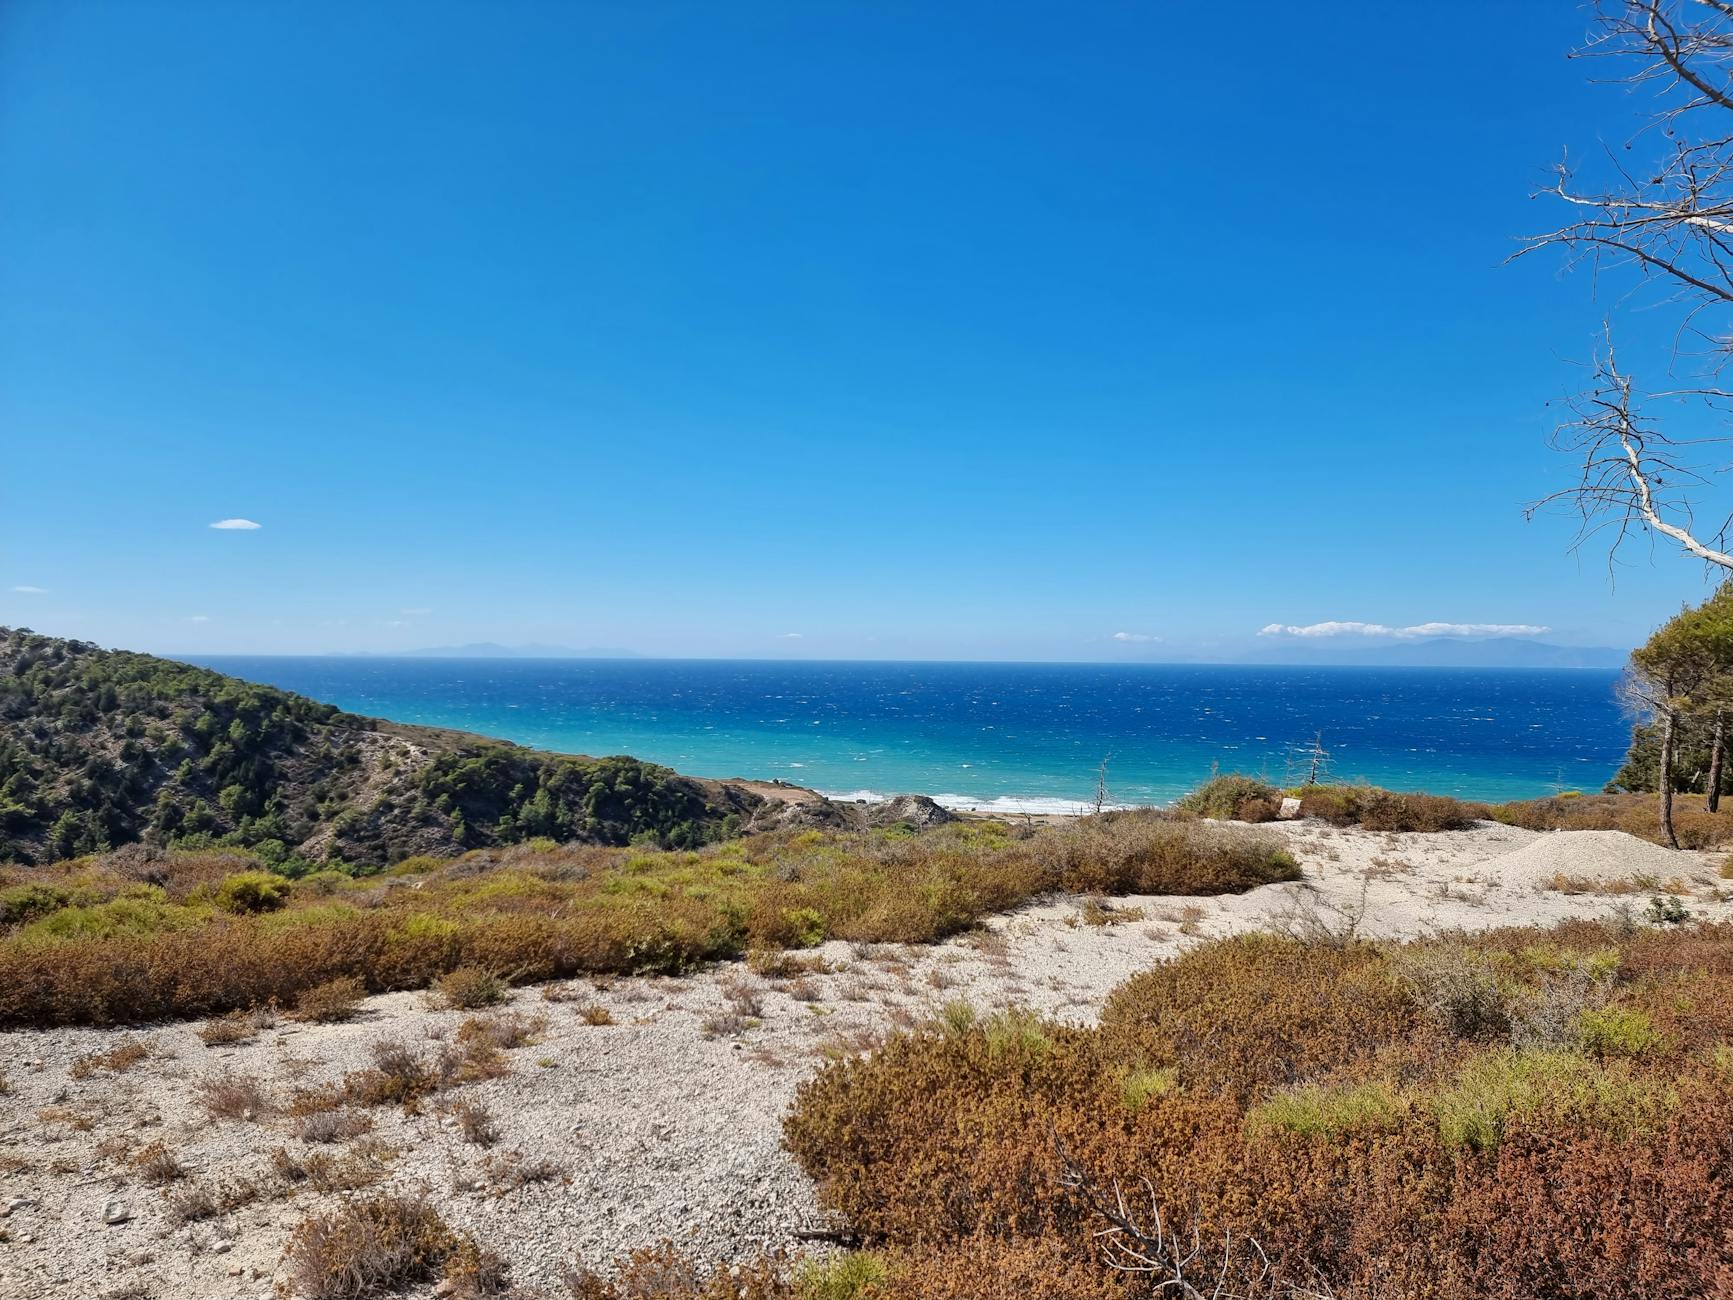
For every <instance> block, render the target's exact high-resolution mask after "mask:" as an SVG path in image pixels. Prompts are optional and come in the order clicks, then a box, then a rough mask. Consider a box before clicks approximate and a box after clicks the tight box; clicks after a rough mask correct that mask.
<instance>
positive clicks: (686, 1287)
mask: <svg viewBox="0 0 1733 1300" xmlns="http://www.w3.org/2000/svg"><path fill="white" fill-rule="evenodd" d="M786 1265H787V1261H786V1260H785V1259H783V1258H782V1257H781V1256H777V1255H771V1256H767V1257H763V1258H759V1259H756V1260H753V1261H751V1262H749V1263H746V1264H742V1265H735V1266H733V1267H730V1268H720V1267H706V1266H704V1265H702V1264H700V1263H699V1262H698V1261H696V1260H694V1259H693V1258H692V1257H691V1256H689V1255H683V1254H681V1253H680V1252H679V1251H678V1250H676V1249H675V1247H674V1245H673V1243H672V1242H668V1241H664V1242H661V1243H659V1244H658V1245H655V1246H651V1247H647V1248H644V1249H641V1250H637V1251H634V1252H633V1253H632V1254H631V1255H630V1256H629V1257H628V1258H627V1259H625V1260H624V1261H622V1262H621V1264H620V1266H619V1267H618V1268H617V1269H613V1270H610V1271H609V1272H606V1273H601V1272H596V1271H594V1270H593V1269H591V1268H590V1267H589V1266H588V1265H586V1264H576V1265H571V1266H569V1267H567V1268H565V1269H563V1270H562V1271H561V1275H560V1280H561V1282H562V1284H563V1285H564V1287H565V1290H566V1293H567V1294H568V1295H569V1296H570V1297H571V1300H832V1297H828V1296H810V1297H808V1296H802V1295H801V1293H800V1292H799V1291H797V1289H796V1288H795V1285H794V1283H793V1282H791V1281H790V1280H789V1278H788V1276H787V1267H786ZM835 1300H854V1298H853V1297H836V1298H835ZM859 1300H874V1298H873V1297H870V1296H868V1295H864V1294H863V1295H861V1296H860V1297H859ZM1025 1300H1026V1298H1025Z"/></svg>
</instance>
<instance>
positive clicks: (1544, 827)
mask: <svg viewBox="0 0 1733 1300" xmlns="http://www.w3.org/2000/svg"><path fill="white" fill-rule="evenodd" d="M1284 795H1287V796H1292V797H1295V798H1298V799H1299V801H1300V809H1299V815H1300V816H1301V817H1311V818H1317V819H1318V820H1320V821H1326V822H1329V823H1330V824H1331V825H1333V826H1359V827H1362V828H1363V829H1365V830H1369V831H1458V830H1466V829H1468V828H1469V827H1470V826H1472V825H1473V824H1474V823H1475V822H1477V821H1496V822H1502V823H1504V824H1505V825H1507V826H1520V827H1522V828H1524V829H1525V830H1532V831H1624V832H1625V833H1626V834H1627V835H1635V836H1636V837H1637V838H1639V839H1644V840H1649V841H1651V842H1652V843H1655V844H1665V843H1666V842H1667V840H1666V835H1665V832H1664V831H1663V830H1662V827H1661V824H1660V815H1659V813H1658V811H1657V808H1656V803H1655V800H1654V798H1653V797H1652V796H1645V795H1641V794H1631V793H1617V794H1578V793H1565V794H1559V795H1552V796H1550V797H1548V798H1544V799H1521V800H1516V801H1514V802H1511V803H1501V804H1487V803H1479V802H1475V801H1473V800H1466V799H1453V798H1450V797H1448V796H1445V795H1433V794H1414V793H1405V792H1402V791H1396V790H1384V789H1380V788H1379V787H1377V786H1372V785H1354V784H1340V783H1338V784H1319V785H1310V786H1297V787H1295V788H1293V789H1289V790H1280V789H1278V788H1276V787H1275V786H1273V785H1270V784H1269V783H1268V782H1265V781H1263V780H1261V779H1259V778H1256V777H1250V776H1244V775H1241V774H1239V773H1237V772H1236V773H1228V774H1226V775H1222V776H1217V777H1212V778H1211V779H1210V780H1209V781H1206V782H1205V783H1204V784H1203V785H1201V786H1199V787H1198V788H1197V789H1196V790H1194V791H1192V792H1191V793H1190V794H1188V795H1186V796H1185V797H1184V798H1183V799H1181V800H1180V801H1179V802H1178V803H1177V804H1176V805H1175V807H1176V809H1178V810H1179V811H1181V812H1184V813H1187V814H1190V815H1192V816H1197V817H1214V818H1220V819H1224V820H1232V821H1243V822H1266V821H1272V820H1274V819H1275V817H1276V815H1277V813H1278V812H1279V811H1280V808H1281V801H1282V798H1283V796H1284ZM1673 822H1674V831H1675V832H1676V833H1677V835H1678V838H1679V847H1680V848H1685V849H1715V848H1721V847H1723V846H1730V845H1733V804H1729V805H1728V807H1727V808H1726V809H1724V810H1722V811H1719V812H1709V811H1708V810H1707V809H1706V808H1705V807H1704V799H1703V796H1701V795H1694V794H1684V793H1681V794H1679V795H1678V796H1676V798H1675V801H1674V811H1673Z"/></svg>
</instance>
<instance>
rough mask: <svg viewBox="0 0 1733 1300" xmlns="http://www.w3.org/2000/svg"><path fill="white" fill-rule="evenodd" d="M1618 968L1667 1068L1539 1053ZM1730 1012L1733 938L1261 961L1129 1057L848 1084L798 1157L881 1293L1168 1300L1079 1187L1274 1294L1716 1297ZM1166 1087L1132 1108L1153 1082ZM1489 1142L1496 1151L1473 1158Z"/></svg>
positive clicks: (992, 1037) (1069, 1057) (1128, 1032)
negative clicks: (1118, 1201)
mask: <svg viewBox="0 0 1733 1300" xmlns="http://www.w3.org/2000/svg"><path fill="white" fill-rule="evenodd" d="M1609 949H1611V950H1613V951H1612V954H1611V956H1609ZM1613 971H1618V972H1620V973H1619V974H1618V975H1617V976H1616V980H1617V984H1616V993H1617V1000H1616V1001H1615V1002H1614V1003H1612V1004H1611V1009H1610V1010H1609V1011H1608V1013H1607V1016H1605V1017H1603V1020H1604V1021H1607V1023H1609V1024H1610V1023H1611V1021H1610V1020H1607V1017H1612V1016H1613V1013H1615V1012H1616V1013H1617V1016H1616V1018H1619V1019H1620V1020H1621V1023H1624V1024H1626V1025H1627V1026H1635V1027H1637V1028H1640V1029H1642V1033H1643V1036H1644V1038H1645V1041H1646V1042H1647V1043H1648V1044H1650V1045H1649V1046H1646V1047H1645V1049H1644V1050H1643V1051H1642V1052H1641V1053H1640V1054H1638V1055H1632V1056H1626V1057H1621V1058H1619V1059H1617V1060H1609V1061H1601V1060H1599V1059H1597V1058H1596V1057H1594V1056H1592V1055H1584V1054H1582V1053H1580V1052H1577V1051H1575V1050H1574V1049H1573V1048H1570V1047H1561V1046H1557V1045H1554V1046H1542V1047H1526V1048H1520V1047H1512V1046H1510V1045H1509V1039H1510V1036H1511V1035H1512V1034H1516V1035H1517V1036H1518V1037H1519V1038H1526V1037H1528V1036H1530V1033H1531V1031H1530V1030H1529V1029H1526V1028H1522V1027H1521V1025H1520V1024H1519V1022H1520V1021H1521V1020H1522V1018H1523V1017H1525V1016H1531V1015H1532V1014H1534V1012H1533V1009H1534V1007H1535V1006H1536V1005H1540V1004H1545V1005H1547V1006H1549V1007H1550V1006H1551V1004H1552V1003H1553V1002H1557V1004H1558V1005H1557V1006H1556V1007H1552V1009H1551V1010H1548V1011H1547V1012H1546V1013H1545V1015H1544V1017H1543V1018H1544V1019H1546V1021H1547V1022H1548V1023H1549V1024H1551V1025H1553V1026H1554V1028H1555V1029H1556V1030H1557V1034H1558V1035H1559V1036H1563V1035H1565V1034H1566V1032H1567V1027H1568V1028H1569V1032H1570V1033H1571V1034H1575V1033H1578V1032H1580V1022H1581V1021H1582V1017H1583V1015H1584V1013H1585V1012H1593V1011H1594V1010H1595V1008H1596V1007H1598V1006H1599V1005H1600V1004H1601V1002H1602V1001H1603V1000H1604V999H1603V997H1602V995H1603V994H1604V993H1605V992H1606V991H1607V989H1608V987H1610V986H1607V985H1605V981H1607V980H1609V979H1614V978H1615V977H1614V976H1612V975H1609V973H1608V972H1613ZM1574 972H1582V973H1586V974H1585V977H1586V978H1587V979H1588V982H1589V985H1591V986H1592V992H1593V996H1590V997H1586V998H1585V997H1582V996H1579V994H1580V992H1581V990H1580V989H1578V987H1577V986H1578V984H1579V983H1581V980H1579V979H1578V978H1577V975H1576V974H1573V973H1574ZM1561 990H1562V992H1561ZM1730 991H1733V928H1717V927H1697V928H1694V929H1692V930H1688V931H1675V932H1668V933H1665V934H1648V933H1640V934H1635V935H1632V934H1628V933H1625V932H1623V931H1620V930H1619V929H1617V928H1616V927H1609V926H1595V925H1583V924H1576V925H1570V926H1562V927H1559V928H1557V929H1555V930H1553V931H1550V932H1542V931H1537V930H1521V931H1509V932H1502V933H1496V934H1493V935H1488V936H1485V937H1484V938H1483V939H1474V940H1452V941H1450V942H1448V943H1443V942H1433V943H1429V944H1421V945H1410V946H1408V947H1406V948H1401V949H1396V950H1395V951H1391V950H1388V949H1382V948H1375V947H1372V946H1370V945H1366V944H1349V945H1331V944H1324V945H1307V944H1301V943H1295V942H1292V941H1286V940H1277V939H1259V940H1244V939H1242V940H1230V941H1224V942H1219V943H1215V944H1211V945H1208V946H1206V947H1203V948H1199V949H1197V950H1194V951H1193V952H1191V953H1188V954H1186V955H1185V956H1183V957H1181V958H1180V959H1178V960H1176V961H1174V962H1171V963H1169V964H1167V965H1166V966H1164V967H1162V968H1160V969H1158V970H1157V971H1155V972H1152V973H1150V974H1148V975H1144V976H1140V977H1137V978H1136V979H1135V980H1133V981H1132V982H1131V983H1129V984H1128V985H1127V986H1125V987H1124V988H1123V989H1122V990H1121V991H1120V993H1119V994H1118V995H1116V997H1115V999H1114V1000H1113V1003H1112V1004H1110V1006H1109V1008H1108V1013H1107V1014H1106V1015H1105V1016H1104V1017H1103V1020H1102V1025H1101V1028H1100V1029H1098V1030H1093V1031H1091V1030H1080V1029H1070V1028H1065V1027H1061V1026H1041V1027H1039V1028H1038V1029H1035V1030H1033V1031H1032V1029H1031V1027H1030V1026H1029V1025H1027V1024H1021V1025H1018V1024H1013V1023H1003V1024H1000V1025H999V1026H997V1027H996V1028H995V1027H993V1026H992V1025H991V1024H990V1022H980V1021H975V1022H972V1023H967V1022H962V1021H959V1022H958V1023H957V1024H956V1025H954V1026H948V1027H946V1028H945V1029H943V1030H930V1031H924V1032H921V1033H917V1034H913V1035H903V1036H899V1037H897V1038H895V1039H893V1040H891V1041H890V1042H888V1043H886V1044H883V1045H881V1046H880V1047H879V1048H878V1049H877V1050H876V1051H875V1052H874V1054H873V1055H872V1056H871V1057H869V1058H865V1059H852V1060H845V1061H842V1062H840V1063H838V1064H835V1065H832V1066H831V1067H829V1068H827V1069H825V1070H823V1071H821V1072H820V1074H819V1075H818V1076H817V1077H816V1078H814V1079H812V1080H811V1081H809V1082H808V1083H807V1084H805V1085H803V1087H802V1088H801V1090H800V1093H799V1095H798V1097H797V1100H796V1104H795V1107H794V1109H793V1111H792V1113H791V1114H790V1117H789V1119H788V1123H787V1130H786V1135H787V1140H788V1145H789V1148H790V1150H791V1151H793V1152H794V1154H795V1155H796V1157H797V1159H799V1161H800V1162H801V1164H802V1165H803V1166H804V1167H805V1168H806V1169H807V1170H808V1172H809V1173H811V1174H812V1175H813V1176H814V1177H815V1179H816V1180H817V1182H818V1185H819V1192H820V1198H821V1202H822V1203H823V1204H824V1205H825V1206H827V1207H828V1208H830V1209H831V1210H833V1211H836V1212H838V1213H840V1214H841V1215H842V1216H843V1217H844V1221H845V1222H846V1224H847V1226H848V1229H849V1230H850V1231H852V1232H855V1233H858V1234H860V1235H862V1236H863V1237H865V1238H866V1239H867V1240H869V1241H871V1242H873V1243H874V1244H875V1247H876V1248H878V1249H879V1250H881V1252H882V1255H883V1258H884V1259H885V1260H886V1261H887V1263H888V1267H889V1272H888V1276H887V1277H886V1279H885V1280H884V1282H883V1283H882V1289H881V1290H878V1291H874V1292H873V1293H872V1294H874V1295H875V1296H896V1297H908V1298H909V1300H914V1298H915V1297H920V1300H931V1298H932V1297H935V1296H940V1297H952V1296H954V1297H959V1298H960V1297H963V1296H969V1297H971V1300H974V1298H975V1297H979V1296H995V1297H996V1296H1000V1295H1004V1296H1006V1297H1007V1298H1009V1297H1010V1296H1011V1295H1012V1294H1014V1293H1015V1294H1030V1295H1047V1294H1053V1295H1060V1294H1063V1295H1067V1296H1069V1295H1085V1296H1090V1295H1097V1294H1100V1295H1108V1294H1112V1295H1115V1296H1119V1295H1126V1296H1130V1295H1142V1294H1144V1292H1143V1291H1141V1290H1138V1289H1137V1287H1136V1286H1135V1285H1134V1284H1133V1280H1132V1279H1128V1278H1126V1277H1125V1276H1124V1275H1122V1274H1118V1273H1116V1272H1115V1271H1114V1270H1113V1268H1112V1266H1111V1260H1110V1259H1109V1258H1108V1253H1109V1250H1110V1243H1109V1245H1107V1246H1104V1245H1103V1242H1104V1240H1105V1239H1104V1238H1102V1237H1100V1236H1099V1235H1097V1234H1099V1233H1101V1232H1102V1231H1104V1230H1106V1229H1110V1228H1111V1227H1112V1226H1113V1225H1112V1223H1111V1222H1110V1221H1104V1220H1103V1215H1102V1212H1101V1208H1100V1204H1099V1201H1098V1200H1096V1201H1092V1200H1091V1199H1090V1198H1088V1197H1086V1196H1083V1197H1080V1196H1077V1195H1069V1194H1067V1192H1066V1190H1065V1187H1064V1184H1065V1180H1066V1178H1067V1177H1068V1173H1069V1171H1072V1170H1075V1169H1077V1168H1084V1169H1088V1170H1093V1171H1096V1172H1097V1177H1096V1182H1097V1184H1098V1186H1100V1187H1110V1186H1115V1185H1117V1186H1120V1187H1123V1188H1128V1189H1133V1191H1134V1195H1135V1196H1136V1197H1145V1196H1150V1197H1159V1200H1160V1201H1161V1202H1163V1203H1165V1204H1167V1205H1169V1206H1178V1207H1183V1218H1182V1222H1185V1223H1188V1224H1190V1223H1196V1224H1197V1225H1199V1226H1198V1231H1199V1234H1200V1235H1199V1244H1200V1246H1201V1249H1202V1251H1203V1253H1204V1256H1205V1257H1212V1256H1213V1253H1214V1252H1216V1251H1217V1250H1218V1249H1225V1248H1226V1243H1227V1241H1228V1240H1229V1236H1230V1234H1231V1238H1232V1239H1233V1240H1237V1241H1246V1240H1249V1239H1255V1240H1256V1241H1257V1242H1258V1243H1259V1246H1260V1249H1261V1251H1262V1252H1263V1254H1264V1255H1265V1256H1267V1258H1268V1260H1269V1263H1270V1269H1271V1271H1270V1275H1269V1277H1268V1279H1267V1283H1268V1286H1269V1288H1270V1290H1269V1291H1268V1294H1269V1295H1270V1296H1280V1297H1287V1296H1289V1295H1290V1294H1291V1293H1292V1292H1291V1291H1290V1288H1297V1289H1298V1291H1297V1293H1302V1294H1313V1293H1314V1292H1319V1291H1333V1292H1334V1293H1335V1294H1337V1295H1378V1296H1383V1297H1388V1298H1389V1300H1482V1298H1483V1297H1486V1296H1496V1297H1499V1298H1500V1300H1516V1298H1517V1297H1525V1298H1533V1297H1544V1298H1545V1300H1562V1297H1566V1296H1568V1297H1570V1298H1571V1300H1629V1297H1631V1296H1632V1295H1636V1294H1643V1295H1653V1296H1656V1297H1661V1296H1667V1297H1672V1296H1679V1297H1683V1296H1687V1295H1691V1296H1696V1295H1699V1294H1703V1295H1717V1294H1719V1293H1718V1292H1716V1291H1715V1290H1714V1289H1713V1288H1712V1287H1710V1288H1707V1289H1705V1288H1704V1287H1703V1284H1702V1280H1703V1279H1704V1278H1728V1279H1730V1280H1733V1208H1730V1206H1733V1202H1730V1201H1729V1198H1728V1197H1727V1195H1726V1192H1727V1191H1728V1189H1729V1188H1733V1093H1730V1092H1729V1090H1728V1087H1727V1081H1728V1078H1729V1077H1733V1074H1730V1071H1729V1068H1728V1067H1727V1066H1726V1065H1725V1064H1724V1062H1725V1061H1726V1060H1727V1059H1728V1058H1729V1057H1730V1056H1733V1053H1729V1052H1728V1051H1727V1049H1726V1047H1725V1044H1726V1042H1727V1041H1728V1039H1727V1037H1726V1035H1727V1032H1728V1029H1729V1023H1728V1022H1729V1021H1730V1020H1733V998H1730V997H1728V996H1727V994H1728V993H1729V992H1730ZM1699 992H1700V994H1701V996H1699ZM1650 1021H1652V1022H1653V1025H1654V1032H1652V1033H1651V1032H1650V1031H1649V1030H1648V1029H1647V1028H1646V1027H1645V1026H1647V1024H1648V1022H1650ZM1163 1066H1165V1067H1167V1068H1166V1069H1165V1070H1163V1071H1162V1073H1163V1074H1166V1075H1168V1076H1169V1077H1170V1078H1171V1082H1170V1083H1168V1084H1166V1085H1165V1086H1164V1087H1163V1088H1161V1089H1156V1090H1151V1089H1148V1088H1140V1089H1139V1090H1138V1092H1137V1097H1136V1104H1135V1105H1132V1104H1130V1103H1129V1102H1128V1100H1127V1098H1128V1097H1130V1095H1131V1094H1130V1092H1129V1091H1128V1090H1127V1080H1128V1077H1130V1076H1129V1075H1128V1071H1130V1072H1143V1073H1137V1077H1139V1078H1142V1077H1144V1074H1145V1073H1147V1072H1149V1071H1151V1070H1152V1069H1153V1068H1156V1067H1163ZM1271 1098H1274V1101H1273V1102H1272V1101H1270V1100H1269V1099H1271ZM1252 1108H1256V1110H1255V1114H1254V1113H1253V1110H1252ZM1465 1119H1466V1120H1468V1121H1470V1122H1471V1128H1470V1129H1469V1130H1466V1131H1469V1132H1472V1131H1475V1128H1474V1127H1473V1126H1478V1129H1479V1131H1484V1132H1488V1133H1493V1134H1495V1135H1496V1136H1495V1138H1494V1140H1492V1141H1491V1142H1489V1143H1486V1144H1482V1145H1478V1146H1477V1145H1473V1144H1472V1142H1471V1144H1470V1145H1467V1146H1464V1145H1461V1142H1460V1139H1459V1137H1457V1136H1453V1135H1455V1134H1457V1133H1458V1132H1459V1130H1460V1126H1461V1124H1462V1122H1463V1121H1464V1120H1465ZM1145 1180H1147V1182H1146V1181H1145ZM1073 1188H1074V1189H1075V1184H1073ZM1633 1278H1640V1279H1644V1281H1642V1282H1641V1283H1640V1284H1633V1281H1632V1279H1633ZM1651 1282H1652V1286H1651ZM1127 1285H1131V1287H1132V1289H1131V1290H1130V1291H1126V1290H1124V1289H1123V1288H1125V1287H1126V1286H1127ZM1693 1288H1696V1289H1693ZM677 1293H678V1292H677ZM1204 1293H1205V1294H1208V1291H1207V1289H1206V1291H1205V1292H1204ZM1259 1294H1264V1293H1263V1292H1260V1293H1259ZM1729 1294H1733V1293H1729Z"/></svg>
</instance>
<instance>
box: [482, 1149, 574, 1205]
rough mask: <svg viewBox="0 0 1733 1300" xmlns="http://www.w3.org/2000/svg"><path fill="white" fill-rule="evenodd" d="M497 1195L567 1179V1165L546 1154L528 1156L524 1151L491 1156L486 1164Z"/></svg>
mask: <svg viewBox="0 0 1733 1300" xmlns="http://www.w3.org/2000/svg"><path fill="white" fill-rule="evenodd" d="M484 1167H485V1169H486V1171H487V1176H488V1178H489V1179H490V1180H491V1181H492V1184H493V1190H494V1192H495V1194H496V1195H499V1196H504V1195H506V1194H507V1193H508V1192H515V1191H520V1190H521V1189H523V1188H525V1187H530V1186H533V1185H535V1184H536V1183H555V1182H562V1181H565V1179H566V1167H565V1166H564V1165H562V1164H560V1163H559V1162H558V1161H555V1160H549V1159H548V1158H546V1157H545V1156H527V1155H525V1154H524V1153H523V1152H522V1151H507V1152H505V1153H504V1154H502V1155H495V1156H489V1157H488V1158H487V1163H486V1165H485V1166H484Z"/></svg>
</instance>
